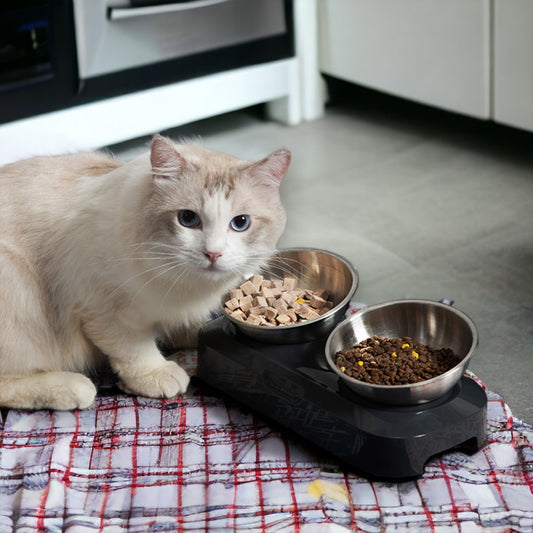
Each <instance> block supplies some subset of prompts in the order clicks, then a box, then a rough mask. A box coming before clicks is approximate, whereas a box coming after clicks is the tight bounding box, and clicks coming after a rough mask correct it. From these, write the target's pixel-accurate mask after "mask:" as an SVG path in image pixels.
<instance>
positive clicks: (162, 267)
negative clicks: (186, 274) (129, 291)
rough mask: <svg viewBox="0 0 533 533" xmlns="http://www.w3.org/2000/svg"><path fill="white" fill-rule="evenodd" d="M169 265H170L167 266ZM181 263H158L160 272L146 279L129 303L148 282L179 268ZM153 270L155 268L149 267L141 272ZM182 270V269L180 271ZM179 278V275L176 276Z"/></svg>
mask: <svg viewBox="0 0 533 533" xmlns="http://www.w3.org/2000/svg"><path fill="white" fill-rule="evenodd" d="M169 265H170V266H169ZM180 266H181V265H179V264H178V263H177V262H175V261H172V262H170V263H165V264H164V265H160V266H159V267H158V268H159V269H164V270H162V271H161V272H159V273H158V274H156V275H154V276H152V277H151V278H150V279H149V280H147V281H146V282H145V283H144V284H143V286H142V287H141V288H140V289H139V290H138V291H137V292H136V293H135V294H134V295H133V297H132V298H131V301H130V305H131V304H132V303H133V302H134V301H135V299H136V298H137V297H138V296H139V295H140V294H141V293H142V291H143V290H144V289H145V288H146V287H147V286H148V285H149V284H150V283H152V282H153V281H155V280H156V279H158V278H160V277H161V276H164V275H165V274H167V273H168V272H171V271H172V270H174V269H175V268H179V267H180ZM153 270H156V268H150V269H148V270H145V271H144V272H142V274H146V273H148V272H151V271H153ZM182 272H183V271H182ZM177 277H178V278H179V276H177Z"/></svg>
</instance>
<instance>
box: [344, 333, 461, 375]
mask: <svg viewBox="0 0 533 533" xmlns="http://www.w3.org/2000/svg"><path fill="white" fill-rule="evenodd" d="M458 362H459V358H458V357H457V356H456V355H455V354H454V352H453V351H452V350H451V349H450V348H439V349H436V348H432V347H430V346H427V345H425V344H421V343H418V342H414V341H413V339H412V338H411V337H402V338H388V337H381V336H378V335H374V336H373V337H370V338H369V339H366V340H364V341H362V342H360V343H359V344H357V345H356V346H354V347H353V348H351V349H348V350H340V351H338V352H337V354H336V356H335V364H336V365H337V367H338V368H339V369H340V371H341V372H343V373H344V374H346V375H347V376H350V377H352V378H355V379H358V380H360V381H364V382H366V383H372V384H374V385H408V384H411V383H418V382H420V381H425V380H427V379H431V378H434V377H436V376H439V375H440V374H443V373H444V372H447V371H448V370H450V369H451V368H453V367H454V366H455V365H456V364H457V363H458Z"/></svg>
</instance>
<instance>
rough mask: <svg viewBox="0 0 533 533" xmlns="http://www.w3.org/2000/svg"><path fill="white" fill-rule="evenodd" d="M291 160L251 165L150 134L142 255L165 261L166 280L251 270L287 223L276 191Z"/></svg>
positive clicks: (274, 158) (280, 157) (273, 158)
mask: <svg viewBox="0 0 533 533" xmlns="http://www.w3.org/2000/svg"><path fill="white" fill-rule="evenodd" d="M289 162H290V154H289V152H288V151H286V150H280V151H278V152H275V153H273V154H271V155H270V156H269V157H267V158H265V159H264V160H262V161H260V162H258V163H250V162H247V161H242V160H239V159H237V158H234V157H231V156H228V155H225V154H221V153H217V152H211V151H208V150H205V149H204V148H202V147H201V146H198V145H187V144H185V145H174V144H172V143H171V142H170V141H168V140H167V139H164V138H162V137H160V136H156V137H154V140H153V142H152V147H151V164H152V172H153V177H152V180H153V189H152V195H151V197H150V201H149V202H148V205H147V210H146V212H145V214H144V216H145V220H146V222H147V229H148V238H147V240H148V241H149V242H150V246H149V249H148V251H147V252H146V253H147V254H149V255H150V256H151V259H152V260H155V259H156V258H157V257H160V258H161V261H162V262H163V263H164V262H166V263H167V264H168V265H169V274H170V276H171V277H172V276H175V275H176V273H177V272H185V273H187V274H188V275H189V276H194V277H200V278H202V279H205V280H206V281H207V282H210V281H214V282H217V281H223V280H224V279H225V278H226V279H229V278H233V277H234V276H235V275H238V276H245V275H248V274H250V273H253V272H254V271H256V270H257V269H258V268H259V267H260V266H262V265H263V264H264V262H265V260H266V259H267V258H268V257H270V255H271V254H272V252H273V251H274V250H275V246H276V243H277V241H278V239H279V237H280V236H281V234H282V232H283V229H284V227H285V222H286V216H285V211H284V209H283V207H282V205H281V203H280V200H279V191H278V189H279V185H280V183H281V180H282V178H283V176H284V174H285V172H286V170H287V167H288V165H289ZM145 240H146V238H145ZM173 266H174V267H175V268H172V267H173Z"/></svg>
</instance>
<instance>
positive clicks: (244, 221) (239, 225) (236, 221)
mask: <svg viewBox="0 0 533 533" xmlns="http://www.w3.org/2000/svg"><path fill="white" fill-rule="evenodd" d="M229 227H230V228H231V229H232V230H234V231H246V230H247V229H248V228H249V227H250V217H249V216H248V215H237V216H236V217H233V218H232V219H231V222H230V223H229Z"/></svg>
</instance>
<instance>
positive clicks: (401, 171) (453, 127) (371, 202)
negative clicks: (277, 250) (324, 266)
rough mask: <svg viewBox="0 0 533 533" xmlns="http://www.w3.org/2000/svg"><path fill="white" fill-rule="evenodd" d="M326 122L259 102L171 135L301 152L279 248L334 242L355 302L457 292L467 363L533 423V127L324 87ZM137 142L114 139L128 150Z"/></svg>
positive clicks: (127, 153)
mask: <svg viewBox="0 0 533 533" xmlns="http://www.w3.org/2000/svg"><path fill="white" fill-rule="evenodd" d="M330 91H331V92H330V94H331V101H330V104H329V105H328V108H327V112H326V115H325V117H324V118H322V119H320V120H317V121H314V122H308V123H304V124H302V125H299V126H296V127H286V126H283V125H280V124H277V123H273V122H269V121H266V120H264V119H263V118H262V115H261V110H260V109H258V108H253V109H248V110H244V111H240V112H235V113H231V114H228V115H224V116H220V117H216V118H213V119H209V120H204V121H200V122H197V123H194V124H189V125H187V126H183V127H180V128H176V129H174V130H170V131H168V132H165V133H166V134H168V135H170V136H171V137H173V138H178V137H180V136H192V135H199V136H201V137H202V138H203V140H204V142H205V144H206V146H207V147H209V148H212V149H215V150H220V151H226V152H229V153H232V154H234V155H237V156H240V157H243V158H250V159H253V158H261V157H263V156H264V155H266V154H267V153H269V152H270V151H273V150H275V149H277V148H279V147H287V148H289V149H290V150H291V151H292V154H293V162H292V164H291V167H290V169H289V172H288V174H287V177H286V179H285V181H284V183H283V185H282V197H283V200H284V204H285V206H286V209H287V212H288V216H289V222H288V225H287V229H286V232H285V234H284V236H283V237H282V239H281V241H280V243H279V245H280V247H289V246H313V247H318V248H325V249H328V250H331V251H335V252H337V253H340V254H342V255H344V256H345V257H347V258H348V259H349V260H351V261H352V262H353V264H354V265H355V266H356V267H357V268H358V270H359V274H360V285H359V289H358V291H357V294H356V299H357V300H359V301H361V302H366V303H369V304H371V303H377V302H382V301H386V300H390V299H398V298H427V299H434V300H438V299H440V298H443V297H444V298H450V299H453V300H455V306H456V307H457V308H459V309H461V310H462V311H464V312H466V313H467V314H468V315H470V317H471V318H472V319H473V320H474V322H475V323H476V325H477V327H478V329H479V334H480V344H479V349H478V351H477V353H476V355H475V357H474V358H473V360H472V363H471V365H470V368H471V369H472V370H473V371H474V372H475V373H476V374H477V375H478V376H479V377H480V378H481V379H482V380H483V381H484V382H485V384H486V385H487V386H488V387H489V388H490V389H491V390H494V391H496V392H497V393H499V394H501V395H502V396H503V398H504V399H505V401H506V402H507V403H508V404H509V405H510V407H511V409H512V411H513V413H514V415H515V416H516V417H518V418H521V419H522V420H524V421H526V422H529V423H533V381H532V376H531V374H532V371H533V352H532V349H531V346H532V345H533V134H525V133H523V132H518V131H516V130H513V129H511V128H504V127H500V126H496V125H494V124H488V123H484V122H480V121H476V120H472V119H468V118H465V117H459V116H456V115H453V114H449V113H445V112H442V111H438V110H435V109H430V108H426V107H424V106H418V105H415V104H411V103H408V102H404V101H401V100H398V99H395V98H390V97H386V96H383V95H379V94H375V93H373V92H371V91H365V90H360V89H357V88H354V87H348V86H346V85H343V84H336V83H334V82H331V83H330ZM148 145H149V138H148V137H145V138H140V139H135V140H132V141H128V142H125V143H121V144H119V145H114V146H112V147H110V149H111V150H112V151H113V152H114V153H115V154H116V155H117V156H119V157H121V158H125V159H129V158H130V157H132V156H134V155H136V154H138V153H139V152H140V151H141V150H145V149H147V146H148Z"/></svg>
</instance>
